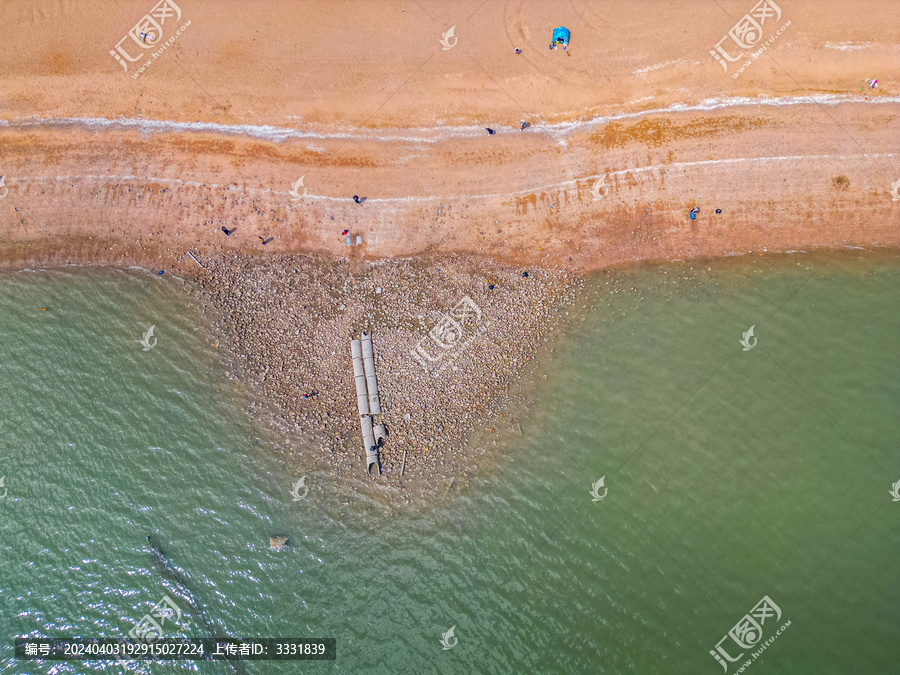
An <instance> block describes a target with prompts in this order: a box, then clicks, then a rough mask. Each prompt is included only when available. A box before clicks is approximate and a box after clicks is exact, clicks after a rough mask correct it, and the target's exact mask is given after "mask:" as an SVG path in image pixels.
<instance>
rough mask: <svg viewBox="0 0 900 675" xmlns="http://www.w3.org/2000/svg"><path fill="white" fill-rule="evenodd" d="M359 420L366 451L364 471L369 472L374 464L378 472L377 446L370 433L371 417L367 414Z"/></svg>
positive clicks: (379, 469)
mask: <svg viewBox="0 0 900 675" xmlns="http://www.w3.org/2000/svg"><path fill="white" fill-rule="evenodd" d="M361 422H362V436H363V447H364V449H365V451H366V472H367V473H370V474H371V473H372V467H373V466H374V467H375V469H376V470H377V471H378V473H379V474H380V473H381V463H380V462H379V461H378V447H377V446H376V444H375V436H374V435H373V433H372V418H371V417H368V416H366V417H363V418H362V419H361Z"/></svg>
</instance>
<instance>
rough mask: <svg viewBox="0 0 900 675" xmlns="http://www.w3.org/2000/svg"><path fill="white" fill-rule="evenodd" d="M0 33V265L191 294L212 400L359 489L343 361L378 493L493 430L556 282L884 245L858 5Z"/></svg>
mask: <svg viewBox="0 0 900 675" xmlns="http://www.w3.org/2000/svg"><path fill="white" fill-rule="evenodd" d="M760 5H763V7H762V9H760V7H759V6H760ZM145 15H148V16H149V17H150V20H147V21H145V20H144V19H142V17H144V16H145ZM745 15H750V16H751V17H755V20H758V26H757V28H758V32H760V33H761V34H759V35H756V34H753V33H752V31H751V32H750V33H747V32H742V33H739V34H738V33H736V35H740V36H742V37H741V38H740V39H743V40H744V41H745V42H746V43H747V44H748V45H749V46H747V48H746V49H744V48H741V47H739V46H738V45H736V43H735V42H734V40H735V38H734V37H729V32H730V31H732V29H733V28H734V27H735V26H736V25H739V24H740V22H741V21H743V17H745ZM0 25H2V26H4V28H6V30H5V31H4V35H3V40H2V41H0V55H2V61H3V63H4V69H3V72H2V73H0V158H2V159H0V175H2V176H3V186H2V187H0V195H2V197H0V260H2V263H3V264H4V265H5V266H8V267H12V268H19V267H26V266H30V267H53V266H63V265H67V264H78V265H98V266H100V265H116V266H132V265H139V266H143V267H146V268H148V269H151V270H154V271H156V270H164V271H167V272H169V273H175V274H179V275H183V276H187V277H190V278H191V279H192V280H194V281H195V283H196V284H197V285H198V286H199V287H200V288H201V289H202V290H203V293H205V294H206V297H207V298H208V300H209V303H210V312H211V314H212V315H213V317H214V319H213V320H214V325H215V330H216V331H218V334H220V335H221V339H222V340H223V342H224V345H223V346H225V347H226V348H227V349H228V350H229V352H230V353H231V354H233V355H234V356H235V358H236V359H237V360H238V362H239V364H240V371H241V372H240V373H239V374H237V373H236V375H239V376H240V377H241V378H242V379H245V380H247V381H248V382H249V383H251V384H252V385H253V386H254V388H255V390H256V391H258V392H259V393H260V396H261V397H263V398H265V400H267V401H269V402H271V404H272V409H273V411H275V414H276V415H278V416H280V417H281V419H282V421H283V422H284V423H285V424H288V426H289V427H290V428H292V429H294V430H296V431H298V432H303V433H304V434H307V436H305V438H306V437H308V438H309V439H315V442H316V443H319V444H320V445H321V447H322V452H323V456H326V457H328V458H329V461H331V462H332V463H333V466H334V467H335V469H336V470H338V471H344V470H346V471H358V470H359V467H360V464H361V462H362V452H361V448H360V442H359V439H358V438H357V437H356V436H355V435H354V434H355V432H354V429H355V427H356V426H358V422H357V420H356V419H355V417H354V415H355V413H354V410H353V408H352V402H353V391H352V380H351V376H350V370H349V350H348V345H347V344H345V343H347V342H348V341H349V337H350V335H351V334H355V333H359V332H360V331H362V330H372V331H373V332H374V334H375V335H376V336H378V341H377V342H376V350H377V353H378V359H379V369H380V372H379V374H380V376H381V377H382V378H383V381H384V383H385V387H386V391H387V392H388V400H391V397H392V396H393V397H394V399H393V400H394V401H396V402H397V403H398V405H397V406H396V407H395V409H394V410H393V411H391V412H389V413H388V416H389V419H388V423H389V426H390V427H391V431H392V432H394V433H396V436H395V437H394V438H393V439H392V443H389V444H388V446H386V449H385V455H384V463H385V470H386V473H385V480H386V481H388V480H394V479H395V476H396V473H397V472H398V471H399V469H398V466H399V464H400V462H401V461H402V460H401V454H398V453H402V452H403V451H404V450H406V451H407V455H408V456H409V459H408V465H407V471H409V472H411V473H414V474H415V473H433V472H440V464H439V463H440V462H441V461H445V462H449V461H450V457H451V456H453V455H455V453H456V452H457V451H458V450H459V449H460V448H463V447H466V439H467V438H468V434H469V433H474V432H475V431H477V430H479V429H482V430H483V429H484V428H486V427H487V428H490V425H491V424H494V423H495V422H496V419H497V415H499V414H500V410H501V409H503V408H504V407H505V406H508V405H512V395H511V394H510V393H509V392H508V389H509V388H510V386H511V385H514V384H515V382H516V380H517V378H519V377H521V374H522V373H523V372H524V371H523V365H524V363H525V362H526V361H527V360H530V359H535V358H536V357H537V355H538V353H539V349H540V348H541V346H542V345H544V344H546V343H545V340H546V339H548V336H549V335H550V333H552V331H553V328H554V327H555V326H557V325H559V324H558V323H557V322H559V321H563V320H564V317H565V311H566V308H567V307H570V308H574V307H575V306H577V305H578V295H577V289H578V283H579V281H578V280H579V275H583V274H585V273H588V272H592V271H596V270H600V269H603V268H609V267H613V266H619V265H624V264H628V263H631V262H634V261H639V260H640V261H666V260H689V259H695V258H696V259H699V258H709V257H721V256H739V255H746V254H749V253H751V252H752V253H755V254H756V253H759V252H761V251H762V252H769V253H778V252H786V251H792V250H798V249H803V250H813V249H840V248H843V247H862V248H873V249H874V248H896V247H897V246H898V245H900V231H898V228H897V225H896V223H897V217H898V209H900V199H896V198H894V197H893V196H892V193H891V190H892V186H893V185H894V184H895V182H896V181H898V180H900V168H898V161H897V160H898V157H900V122H898V118H897V112H898V110H900V90H898V86H897V83H896V82H895V81H893V80H891V79H889V78H890V77H891V76H892V74H893V73H896V72H897V70H898V66H900V47H898V43H900V40H898V31H897V26H900V5H897V4H896V3H891V2H888V1H887V0H884V1H877V0H866V1H860V2H855V3H845V2H838V1H836V0H834V1H832V0H828V1H825V2H813V1H812V0H795V1H793V2H791V3H790V4H788V3H787V2H781V3H778V4H775V3H757V4H754V3H753V2H743V1H737V0H728V1H727V2H722V3H706V2H700V1H699V0H697V1H689V2H683V3H677V4H674V5H673V4H670V3H662V2H643V3H637V4H636V5H635V4H628V3H621V4H619V5H609V4H608V3H591V2H585V1H581V0H578V1H575V2H571V3H568V4H566V5H565V6H562V7H554V6H551V5H550V4H547V3H539V2H537V1H536V0H535V1H519V2H513V1H508V2H500V1H498V2H492V1H490V0H489V1H488V2H484V3H480V2H477V1H476V2H453V3H436V2H411V3H406V2H404V1H403V0H399V1H386V0H377V1H372V2H366V3H352V4H351V3H350V2H334V3H328V4H327V5H320V4H318V3H312V2H300V3H296V2H267V3H258V4H252V5H251V6H249V7H248V6H247V5H246V4H245V3H237V2H232V1H230V0H227V1H222V2H216V3H211V2H190V3H188V2H180V3H177V4H176V3H173V2H168V1H163V2H159V3H157V4H154V3H153V2H139V1H135V0H127V1H125V2H120V3H116V4H115V5H114V6H112V7H108V6H107V5H103V4H100V3H73V2H69V1H68V0H58V1H56V2H53V3H39V2H36V1H35V2H21V3H10V4H7V5H5V6H3V7H2V8H0ZM558 25H565V26H567V27H568V28H569V29H570V30H571V34H572V37H571V43H570V44H569V46H568V48H567V49H566V50H562V49H555V50H551V49H548V44H549V41H550V35H551V31H552V29H553V28H554V27H556V26H558ZM744 25H745V27H746V25H747V24H744ZM451 29H452V30H451ZM129 31H132V34H133V36H138V37H129ZM148 31H149V32H148ZM140 35H143V37H139V36H140ZM148 40H149V43H148V42H147V41H148ZM723 40H724V41H723ZM717 45H721V46H722V49H723V51H722V52H717V53H719V54H721V53H725V54H727V55H728V57H731V56H735V55H737V54H739V53H740V54H742V56H741V57H740V58H737V57H736V56H735V59H734V61H730V60H729V62H727V63H725V62H722V61H721V60H717V59H716V58H714V56H713V55H711V54H710V51H711V50H713V51H715V48H716V47H717ZM517 48H518V49H519V50H520V52H521V53H518V54H517V53H516V51H515V50H516V49H517ZM763 48H765V49H764V51H762V50H763ZM132 58H134V60H133V61H132V60H131V59H132ZM723 64H724V66H725V67H723ZM867 78H868V79H870V80H871V79H873V78H874V79H878V87H877V88H875V89H872V88H869V85H867V84H866V80H867ZM882 78H884V79H882ZM523 122H525V123H527V125H525V124H522V123H523ZM523 127H524V128H523ZM487 128H491V129H493V130H494V131H495V132H496V133H494V134H489V133H488V132H487V131H486V129H487ZM894 190H895V192H896V191H897V188H894ZM354 195H357V196H359V197H363V198H365V199H364V200H359V201H358V202H357V201H354V200H353V199H352V197H353V196H354ZM692 210H694V216H693V217H691V215H690V214H691V211H692ZM223 228H224V229H223ZM226 230H227V233H226ZM345 231H347V232H348V233H349V236H350V237H351V243H353V244H354V245H351V246H349V247H348V246H347V243H346V242H347V235H345V234H344V232H345ZM357 237H360V238H361V243H360V245H358V246H357V245H355V242H356V241H357ZM189 252H190V253H192V254H193V255H194V256H195V257H196V260H197V261H201V262H200V263H198V262H196V261H195V260H194V259H192V258H191V257H190V256H189V255H188V253H189ZM200 264H202V265H203V267H200ZM523 271H529V277H523V276H522V272H523ZM490 285H494V286H495V288H494V289H489V288H488V286H490ZM376 288H381V289H383V291H381V292H377V293H376V291H375V289H376ZM462 297H471V298H473V300H474V302H475V303H476V304H478V306H479V307H483V308H484V314H485V320H486V321H487V322H488V324H489V325H490V326H491V328H490V330H491V332H492V335H493V336H494V339H492V340H482V341H476V342H473V347H472V348H471V349H470V350H468V351H467V352H466V355H465V357H460V359H459V362H458V363H454V366H455V367H457V368H459V369H461V370H462V371H463V372H462V373H459V377H458V378H457V379H453V378H447V379H444V380H441V379H440V378H437V379H435V378H431V379H429V377H430V376H428V377H425V378H423V377H422V376H421V374H420V372H419V371H420V370H421V367H420V366H419V365H416V364H414V363H412V362H411V359H412V357H411V356H409V354H410V351H411V350H414V349H415V345H416V342H417V340H419V339H421V338H422V337H424V336H426V335H427V334H428V331H429V330H430V328H431V327H432V326H433V325H434V323H435V322H436V321H439V320H440V317H441V315H442V313H444V312H446V311H448V309H449V308H450V307H451V306H453V304H454V303H456V302H458V301H459V300H460V299H461V298H462ZM551 308H552V311H551ZM263 328H265V330H262V329H263ZM339 349H343V351H340V350H339ZM467 359H468V360H467ZM417 369H418V370H417ZM342 382H343V385H342V384H341V383H342ZM463 383H464V384H463ZM341 386H343V389H341ZM454 386H455V387H456V388H457V390H458V391H453V390H452V388H453V387H454ZM448 387H449V389H448ZM306 389H310V390H312V389H316V390H318V391H319V392H320V394H319V395H318V396H317V397H314V398H313V399H311V400H309V401H306V400H303V401H301V400H299V399H298V397H299V396H300V394H301V392H302V391H303V390H306ZM463 390H465V393H460V392H462V391H463ZM401 395H406V396H410V400H409V401H406V400H404V401H403V403H404V405H399V403H400V401H399V399H398V398H397V397H399V396H401ZM413 401H416V402H417V405H416V406H415V407H414V411H412V412H410V411H409V410H407V409H406V408H407V407H408V405H409V404H411V403H412V402H413ZM447 401H453V402H454V403H453V405H447V404H446V402H447ZM407 413H410V417H409V418H408V419H404V417H403V415H405V414H407ZM392 415H393V416H394V417H391V416H392ZM413 417H415V420H414V419H413ZM451 429H452V433H451ZM428 448H431V450H429V452H431V456H430V457H429V456H428V453H427V452H426V449H428ZM436 448H437V449H440V452H436V451H435V449H436ZM458 469H459V467H458V466H456V465H453V466H450V467H447V468H446V471H445V472H444V475H452V474H453V472H454V471H457V470H458Z"/></svg>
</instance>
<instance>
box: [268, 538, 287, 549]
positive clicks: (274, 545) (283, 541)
mask: <svg viewBox="0 0 900 675" xmlns="http://www.w3.org/2000/svg"><path fill="white" fill-rule="evenodd" d="M290 540H291V538H290V537H285V536H282V535H280V534H273V535H272V536H271V537H269V548H270V549H272V550H273V551H281V550H283V549H284V547H285V546H287V544H288V542H289V541H290Z"/></svg>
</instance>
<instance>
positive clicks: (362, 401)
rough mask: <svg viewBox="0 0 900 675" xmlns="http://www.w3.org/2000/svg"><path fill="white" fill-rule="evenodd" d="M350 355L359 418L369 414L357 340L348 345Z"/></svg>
mask: <svg viewBox="0 0 900 675" xmlns="http://www.w3.org/2000/svg"><path fill="white" fill-rule="evenodd" d="M350 353H351V354H352V355H353V379H354V381H355V382H356V407H357V408H359V416H360V417H362V416H364V415H368V414H369V394H368V390H367V389H366V374H365V371H364V369H363V362H362V349H361V348H360V344H359V340H353V341H352V342H351V343H350Z"/></svg>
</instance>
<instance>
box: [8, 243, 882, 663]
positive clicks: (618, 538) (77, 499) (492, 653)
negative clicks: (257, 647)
mask: <svg viewBox="0 0 900 675" xmlns="http://www.w3.org/2000/svg"><path fill="white" fill-rule="evenodd" d="M581 304H584V305H586V306H587V309H584V310H580V313H579V314H576V313H575V312H573V313H572V317H571V318H572V324H571V326H570V327H569V328H568V329H567V335H566V337H565V339H564V340H563V341H562V342H561V343H560V344H558V345H557V346H556V348H555V350H554V352H553V353H552V354H551V355H550V356H551V357H552V358H548V359H546V360H545V361H544V363H543V366H542V368H543V370H542V372H543V373H545V374H546V375H547V379H546V380H545V381H544V382H545V384H544V385H543V386H542V388H541V389H540V390H539V391H537V392H536V393H535V395H536V402H537V405H535V406H534V407H533V408H532V411H531V413H530V414H529V415H528V416H527V417H524V418H523V419H522V427H523V432H524V434H523V436H520V437H516V440H514V442H513V444H512V445H511V446H510V447H508V448H505V449H504V451H503V452H502V453H501V454H500V455H499V458H498V460H497V462H495V463H493V464H492V466H491V468H490V469H488V470H486V471H484V472H483V473H482V474H480V475H479V476H478V477H477V478H476V479H475V480H474V481H472V482H469V483H464V482H462V481H460V484H459V485H457V486H456V487H453V488H452V489H450V490H449V491H448V492H447V494H446V497H444V498H443V499H441V500H439V501H436V502H435V503H434V504H432V505H430V506H428V507H426V508H416V509H410V510H401V509H398V508H396V507H385V506H384V505H380V504H377V503H375V502H373V501H371V500H370V499H368V498H365V497H363V496H359V497H354V493H353V492H352V491H348V490H346V489H344V488H343V486H341V485H338V484H336V483H335V481H334V480H333V479H332V478H331V477H330V474H329V473H328V472H327V470H325V469H323V468H322V466H321V465H319V464H317V463H316V461H315V458H314V457H308V458H305V459H301V460H300V461H301V465H300V466H299V467H297V466H294V465H291V466H288V465H286V464H284V463H283V462H282V461H281V459H280V458H281V453H282V451H283V450H284V448H285V447H286V446H288V445H290V442H291V441H290V439H285V438H281V437H279V436H278V435H277V434H274V433H269V432H267V431H266V430H265V429H262V428H260V425H259V424H258V423H256V422H254V420H253V417H252V416H251V415H250V414H248V408H249V406H250V404H251V403H252V396H251V394H250V393H249V392H245V391H242V390H240V389H239V388H238V387H236V385H235V384H234V383H233V382H232V381H230V380H228V379H227V378H226V377H225V375H224V369H223V367H222V365H221V364H220V361H219V355H218V352H217V351H216V350H214V349H213V348H212V347H211V346H210V345H209V344H208V341H207V339H206V336H205V330H204V316H203V313H202V307H201V306H200V305H199V304H198V302H197V300H195V299H193V298H192V296H190V294H188V293H187V292H186V291H185V287H184V286H183V285H182V284H181V283H180V282H179V281H178V280H175V279H171V278H168V277H162V278H160V277H156V276H152V275H150V274H148V273H145V272H141V271H138V270H129V271H96V270H94V271H86V270H81V271H69V270H66V271H61V270H60V271H46V272H43V271H23V272H15V273H12V272H9V273H3V274H2V275H0V373H2V378H3V379H2V382H3V386H2V388H0V410H2V413H0V476H2V477H3V479H4V486H3V488H0V495H3V497H2V498H0V607H2V612H0V669H2V670H3V671H4V672H11V673H93V672H114V673H119V672H126V668H125V667H124V666H123V665H120V664H115V663H113V662H99V661H91V662H75V661H70V662H49V661H48V662H40V661H26V660H24V659H16V658H14V656H13V648H12V640H13V638H14V637H16V636H30V637H40V636H66V637H73V636H83V637H97V636H102V637H122V636H125V635H127V634H128V632H129V631H130V630H131V629H132V628H133V627H134V626H135V624H136V623H138V622H139V621H140V620H141V619H142V617H143V616H144V615H146V614H147V613H148V612H150V611H151V609H152V608H153V606H154V605H155V604H156V603H157V602H159V601H160V599H161V598H163V597H164V596H168V597H170V598H171V599H172V600H173V602H174V603H175V604H176V605H177V606H178V607H179V611H181V612H182V616H181V617H180V620H181V622H182V623H183V624H188V623H189V624H190V625H187V626H186V627H183V626H182V625H173V624H172V623H171V622H170V623H168V624H167V625H166V630H167V631H168V630H171V634H172V635H188V636H191V637H207V636H209V635H211V634H215V635H219V636H226V635H230V636H233V637H333V638H336V640H337V659H336V660H335V661H320V662H305V663H301V662H293V663H289V662H276V661H266V662H244V663H242V664H240V665H239V666H237V667H236V668H235V669H232V668H231V667H230V666H228V665H227V664H224V663H201V664H196V663H189V662H181V663H175V662H157V663H137V662H132V663H131V664H130V665H129V666H128V671H129V672H139V673H169V672H177V671H182V670H184V671H190V670H194V671H197V672H202V673H220V672H221V673H230V672H243V673H266V674H268V673H276V674H277V673H299V672H303V673H313V672H330V673H640V674H644V673H701V674H702V673H710V674H714V673H723V672H727V673H734V672H738V670H739V668H740V667H741V665H742V664H744V663H746V662H748V661H749V662H750V664H749V666H746V667H745V670H744V671H743V672H752V673H757V674H758V675H764V674H765V673H810V674H812V673H815V674H817V675H818V674H821V673H841V674H843V673H900V501H894V500H893V498H892V495H891V494H890V493H891V489H892V485H893V484H894V483H896V482H898V481H900V424H898V419H900V414H898V413H900V257H897V256H894V255H887V254H871V253H869V254H866V253H862V252H841V253H837V254H819V255H805V254H797V255H791V256H783V257H772V258H758V259H754V260H749V259H740V260H726V261H716V262H710V263H697V262H694V263H673V264H671V265H667V266H664V267H658V266H657V267H651V266H643V267H636V268H632V269H626V270H616V271H613V272H610V273H602V274H599V275H597V277H596V278H594V279H593V280H592V281H591V282H590V283H588V288H587V290H586V293H585V297H584V299H583V302H582V303H581ZM42 307H45V308H47V311H42V310H41V308H42ZM151 325H152V326H155V330H154V336H153V339H155V340H157V342H156V343H155V346H154V347H153V348H152V349H147V350H145V349H144V347H143V346H142V344H141V343H140V342H139V340H140V339H141V338H142V336H143V334H144V333H145V331H147V329H148V328H149V327H150V326H151ZM751 326H753V327H754V334H753V336H752V337H749V338H748V341H747V342H746V344H752V345H753V347H752V348H751V349H747V350H744V348H743V347H742V345H741V343H740V340H741V339H742V336H743V334H744V333H745V332H746V331H747V330H748V329H749V328H750V327H751ZM479 339H490V336H489V335H486V336H483V337H482V338H479ZM151 342H152V340H151ZM348 386H349V384H348ZM298 469H299V471H298ZM298 473H299V474H300V475H304V476H305V483H306V486H308V487H309V492H308V493H307V494H306V496H305V497H304V498H303V499H301V500H300V501H294V500H293V497H292V496H291V493H290V487H291V484H292V483H294V481H296V480H297V478H298ZM601 478H602V479H603V484H602V485H599V484H598V481H599V480H600V479H601ZM595 485H597V487H596V488H593V486H595ZM592 489H593V495H592ZM594 495H595V496H596V497H602V498H599V499H597V498H596V497H595V496H594ZM150 533H152V534H153V537H154V539H155V541H157V542H158V543H159V544H160V545H161V546H162V548H163V549H164V550H165V553H166V555H167V557H168V559H169V561H170V565H171V566H172V567H173V569H175V570H176V571H177V573H178V574H179V575H180V576H181V577H182V578H183V580H184V581H185V582H186V585H187V586H188V587H189V590H190V594H191V597H192V598H193V600H194V602H195V605H194V606H192V605H191V604H190V602H189V601H188V599H186V597H187V596H186V594H185V592H184V590H183V589H182V588H181V587H180V586H179V585H178V584H177V583H175V582H173V581H172V580H171V579H167V578H166V576H165V575H164V574H162V573H161V571H160V570H159V569H157V568H156V567H155V566H154V564H153V558H152V555H151V549H150V548H149V546H148V544H147V541H146V539H145V537H146V536H147V534H150ZM273 533H284V534H289V535H291V537H292V545H291V546H290V547H289V548H287V549H286V550H284V551H272V550H270V549H269V546H268V543H269V542H268V540H269V536H270V535H271V534H273ZM764 597H768V599H769V603H768V605H767V606H768V607H769V608H770V611H769V612H767V613H763V612H761V611H760V609H759V607H760V605H759V604H758V603H760V601H761V600H762V599H763V598H764ZM772 607H776V608H777V614H776V612H775V610H774V609H771V608H772ZM198 608H199V609H198ZM754 608H757V609H756V612H755V613H754V612H752V610H754ZM763 609H765V607H763ZM201 612H202V613H203V614H204V615H205V617H206V618H205V619H203V618H202V617H200V616H197V615H198V614H200V613H201ZM778 614H780V616H778ZM746 615H750V619H751V620H748V619H745V616H746ZM176 618H177V617H176ZM753 621H756V622H757V624H758V626H759V630H761V633H762V635H761V637H760V636H759V635H757V634H756V630H757V629H756V628H754V626H753ZM204 622H205V623H206V624H207V625H204ZM760 622H761V623H760ZM788 622H789V625H787V627H786V628H784V629H783V630H782V631H781V632H780V633H777V631H778V630H779V629H780V628H781V627H782V626H783V625H786V624H788ZM742 624H743V628H742ZM736 626H737V627H738V628H737V630H738V633H737V635H738V636H739V638H738V639H741V640H743V641H744V642H745V643H746V644H747V645H748V647H747V648H746V649H742V648H741V647H739V646H738V645H737V644H736V643H735V641H734V638H731V637H729V631H731V630H732V629H733V628H735V627H736ZM451 627H452V628H453V629H454V630H453V636H448V637H447V639H446V641H445V643H444V644H442V643H441V638H442V636H443V635H444V634H446V633H447V631H448V630H449V629H451ZM747 627H749V628H750V630H749V632H748V631H746V630H744V628H747ZM723 638H725V639H724V641H723ZM769 640H771V642H770V643H768V644H766V643H767V641H769ZM764 644H766V646H765V649H764V651H761V652H760V650H761V649H762V647H763V645H764ZM445 645H448V646H449V645H452V646H451V647H450V648H445ZM717 645H719V646H720V647H721V648H722V649H723V650H724V651H725V653H727V654H728V655H729V657H731V658H736V657H737V656H738V655H739V654H742V658H740V659H738V660H737V661H735V662H734V663H727V664H726V665H727V671H726V670H724V669H723V666H722V665H721V664H720V662H718V661H717V660H716V659H715V658H714V657H713V656H712V655H711V654H710V651H711V650H712V651H715V650H716V646H717ZM757 652H759V655H758V657H757V658H755V659H754V657H753V654H754V653H757Z"/></svg>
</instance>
